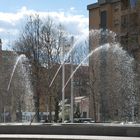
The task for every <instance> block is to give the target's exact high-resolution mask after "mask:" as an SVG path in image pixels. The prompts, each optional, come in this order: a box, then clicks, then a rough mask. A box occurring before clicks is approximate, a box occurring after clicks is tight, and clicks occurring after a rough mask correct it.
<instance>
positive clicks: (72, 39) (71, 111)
mask: <svg viewBox="0 0 140 140" xmlns="http://www.w3.org/2000/svg"><path fill="white" fill-rule="evenodd" d="M73 41H74V38H73V37H71V46H72V47H73ZM70 61H71V74H72V73H73V52H71V60H70ZM73 105H74V95H73V76H72V78H71V110H70V121H71V123H73V112H74V110H73Z"/></svg>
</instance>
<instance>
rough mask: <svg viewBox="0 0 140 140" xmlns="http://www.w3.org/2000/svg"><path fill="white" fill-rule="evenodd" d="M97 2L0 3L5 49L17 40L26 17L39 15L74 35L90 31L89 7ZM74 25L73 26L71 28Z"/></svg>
mask: <svg viewBox="0 0 140 140" xmlns="http://www.w3.org/2000/svg"><path fill="white" fill-rule="evenodd" d="M95 2H96V0H3V1H1V2H0V37H1V38H2V41H3V49H6V48H8V47H7V46H10V45H11V44H12V42H13V40H15V39H17V37H18V34H19V32H20V30H21V28H22V26H23V21H24V20H25V17H27V16H29V15H31V14H33V13H38V14H39V15H40V17H43V18H45V17H47V16H48V15H49V16H50V17H52V18H53V19H57V22H60V23H62V24H63V25H64V26H65V27H66V29H67V30H68V31H69V32H70V33H72V34H83V33H85V32H87V31H88V10H87V5H89V4H92V3H95ZM71 25H72V26H71Z"/></svg>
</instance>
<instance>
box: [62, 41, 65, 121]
mask: <svg viewBox="0 0 140 140" xmlns="http://www.w3.org/2000/svg"><path fill="white" fill-rule="evenodd" d="M62 45H63V46H62V47H63V48H62V55H63V66H62V123H64V120H65V89H64V86H65V60H64V53H65V52H64V51H65V48H64V41H63V44H62Z"/></svg>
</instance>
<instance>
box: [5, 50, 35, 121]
mask: <svg viewBox="0 0 140 140" xmlns="http://www.w3.org/2000/svg"><path fill="white" fill-rule="evenodd" d="M11 55H12V56H13V57H14V58H16V59H15V63H14V66H13V69H12V72H11V74H10V80H9V82H8V86H7V92H6V95H7V96H8V97H9V98H6V97H4V100H5V102H4V104H3V108H4V116H3V121H4V122H9V121H11V122H15V121H20V122H21V121H22V116H23V113H24V112H26V111H28V110H33V94H32V90H31V84H30V81H29V73H28V72H29V71H28V70H27V69H28V68H27V69H26V68H25V65H24V63H26V65H27V63H28V62H27V59H26V57H25V55H23V54H21V55H19V56H18V55H17V54H15V53H12V52H11ZM10 68H11V67H10ZM19 88H20V90H19ZM19 91H20V93H19ZM5 98H6V99H5ZM10 104H11V107H10ZM31 106H32V107H31ZM7 112H9V115H10V116H9V117H10V118H11V119H8V120H7V119H6V118H7V117H6V113H7Z"/></svg>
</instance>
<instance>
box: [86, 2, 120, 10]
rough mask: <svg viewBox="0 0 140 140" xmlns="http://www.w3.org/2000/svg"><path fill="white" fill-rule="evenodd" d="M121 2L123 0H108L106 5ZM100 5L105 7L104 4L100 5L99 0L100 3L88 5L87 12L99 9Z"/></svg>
mask: <svg viewBox="0 0 140 140" xmlns="http://www.w3.org/2000/svg"><path fill="white" fill-rule="evenodd" d="M120 1H121V0H107V1H106V2H105V3H104V4H108V3H111V4H112V3H115V2H120ZM100 5H103V4H99V0H98V2H96V3H93V4H90V5H88V6H87V10H91V9H95V8H99V7H100Z"/></svg>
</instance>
